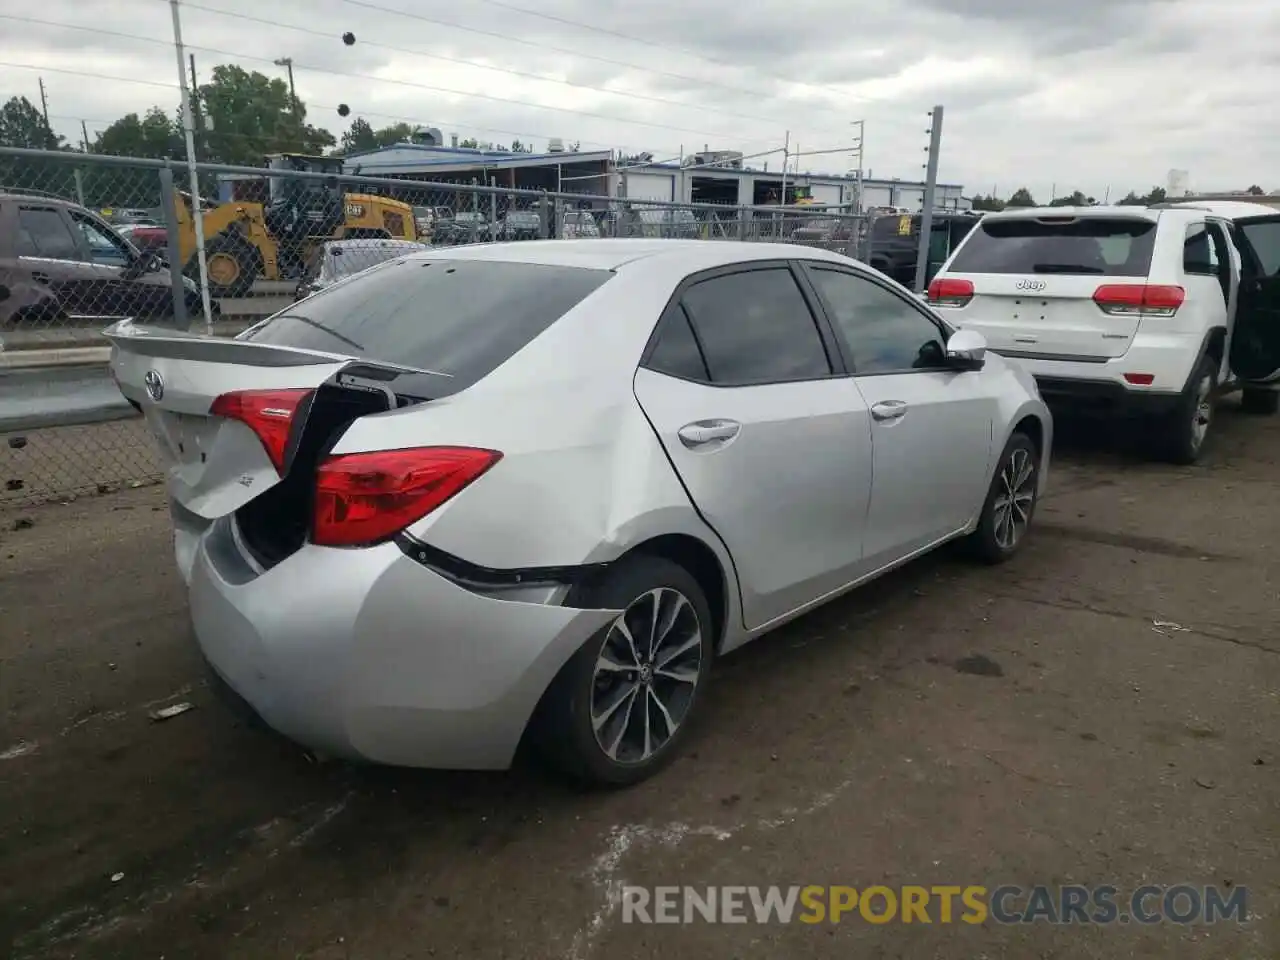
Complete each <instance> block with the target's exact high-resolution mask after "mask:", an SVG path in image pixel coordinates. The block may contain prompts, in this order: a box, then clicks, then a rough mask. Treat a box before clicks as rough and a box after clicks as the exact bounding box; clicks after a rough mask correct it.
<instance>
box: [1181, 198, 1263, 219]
mask: <svg viewBox="0 0 1280 960" xmlns="http://www.w3.org/2000/svg"><path fill="white" fill-rule="evenodd" d="M1163 206H1164V207H1165V208H1167V209H1178V210H1201V211H1203V212H1205V213H1208V214H1212V215H1213V216H1215V217H1222V218H1224V219H1226V220H1244V219H1246V218H1249V217H1274V216H1276V215H1280V209H1277V208H1276V207H1273V206H1271V205H1269V204H1265V203H1251V202H1250V201H1248V200H1187V201H1185V202H1179V203H1170V204H1163Z"/></svg>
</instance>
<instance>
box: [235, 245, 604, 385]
mask: <svg viewBox="0 0 1280 960" xmlns="http://www.w3.org/2000/svg"><path fill="white" fill-rule="evenodd" d="M612 276H613V273H612V272H611V271H608V270H592V269H584V268H581V267H561V266H550V265H546V264H530V263H504V262H500V261H488V260H426V259H417V258H414V259H411V260H394V261H391V262H388V263H385V264H381V265H379V266H376V267H373V268H371V269H370V270H369V271H368V272H367V273H363V274H361V275H359V276H356V277H352V278H350V279H349V280H346V281H344V282H342V283H339V284H336V285H334V286H332V287H329V288H327V289H325V290H322V291H320V292H319V293H317V294H315V295H314V296H311V297H308V298H307V299H306V300H302V301H299V302H298V303H295V304H293V305H291V306H290V307H288V308H287V309H285V310H284V311H283V312H281V313H278V314H276V315H275V316H274V317H272V318H270V319H269V320H267V321H265V322H264V323H263V325H262V326H260V327H256V328H252V329H250V330H248V331H246V332H245V333H244V334H242V335H241V336H242V339H245V340H253V341H255V342H258V343H272V344H279V345H281V346H287V347H300V348H303V349H306V350H321V351H325V352H329V353H340V354H345V355H347V356H352V357H359V358H362V359H369V360H383V361H389V362H392V363H399V364H403V365H405V366H410V367H420V368H422V369H424V370H432V371H437V372H440V373H446V374H449V375H450V376H449V377H428V378H426V380H428V381H429V382H426V383H424V384H423V385H422V386H421V388H418V387H417V385H413V386H412V387H409V388H408V389H407V391H406V392H407V393H409V394H410V395H413V396H418V397H421V398H424V399H433V398H438V397H443V396H447V395H449V394H451V393H457V392H458V391H460V390H465V389H466V388H467V387H469V386H471V385H472V384H473V383H475V382H476V381H478V380H480V379H481V378H483V377H485V376H486V375H488V374H489V373H490V372H491V371H493V370H494V369H496V368H497V367H498V366H499V365H500V364H502V363H504V362H505V361H506V360H507V359H508V358H509V357H511V356H512V355H513V354H514V353H516V352H517V351H518V350H520V349H521V348H522V347H524V346H525V345H526V344H528V343H529V342H530V341H531V340H533V339H534V337H536V336H538V334H540V333H542V332H543V331H544V330H546V329H547V328H548V327H550V326H551V325H552V324H553V323H555V322H556V320H558V319H560V317H562V316H564V314H565V313H567V312H568V311H569V310H570V309H572V308H573V307H574V306H576V305H577V304H578V303H580V302H581V301H582V300H584V299H586V298H587V296H589V295H590V294H591V293H592V292H594V291H595V290H597V289H598V288H599V287H600V286H601V285H602V284H604V283H605V282H606V281H607V280H608V279H609V278H610V277H612ZM406 379H408V378H406ZM406 386H408V385H406ZM397 390H399V387H397Z"/></svg>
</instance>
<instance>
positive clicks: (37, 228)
mask: <svg viewBox="0 0 1280 960" xmlns="http://www.w3.org/2000/svg"><path fill="white" fill-rule="evenodd" d="M18 232H19V234H20V235H22V234H25V236H20V241H21V242H20V247H21V248H22V249H23V250H24V251H28V250H29V251H33V252H30V253H27V256H34V257H47V258H49V259H51V260H79V259H80V248H79V247H78V246H77V245H76V238H75V237H74V236H73V235H72V233H71V228H70V227H69V226H67V221H66V220H65V219H63V217H62V214H61V213H59V212H58V211H57V210H54V209H52V208H51V207H20V208H19V209H18Z"/></svg>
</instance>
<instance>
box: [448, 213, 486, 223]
mask: <svg viewBox="0 0 1280 960" xmlns="http://www.w3.org/2000/svg"><path fill="white" fill-rule="evenodd" d="M484 218H485V217H484V214H483V213H479V212H478V211H475V210H463V211H462V212H461V213H459V214H455V215H454V218H453V219H454V220H457V221H459V222H460V223H481V222H483V221H484Z"/></svg>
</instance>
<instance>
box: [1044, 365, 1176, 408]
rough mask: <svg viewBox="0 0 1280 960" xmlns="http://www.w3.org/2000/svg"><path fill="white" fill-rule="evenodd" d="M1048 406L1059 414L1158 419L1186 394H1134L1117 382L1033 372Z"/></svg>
mask: <svg viewBox="0 0 1280 960" xmlns="http://www.w3.org/2000/svg"><path fill="white" fill-rule="evenodd" d="M1033 376H1034V377H1035V380H1036V386H1038V387H1039V388H1040V396H1041V397H1042V398H1043V399H1044V402H1045V404H1046V405H1047V406H1048V407H1050V408H1051V409H1055V410H1057V411H1059V412H1065V411H1071V412H1076V413H1099V414H1108V415H1113V416H1115V415H1119V416H1132V417H1158V416H1160V415H1161V414H1166V413H1168V412H1170V411H1171V410H1172V409H1173V408H1174V407H1175V406H1176V405H1177V403H1178V401H1179V400H1180V399H1181V397H1182V394H1181V393H1180V392H1179V393H1175V392H1172V391H1152V390H1131V389H1129V388H1128V387H1126V386H1125V385H1124V384H1123V383H1119V382H1117V381H1115V380H1077V379H1074V378H1066V377H1052V376H1044V375H1041V374H1039V373H1035V372H1033Z"/></svg>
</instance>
